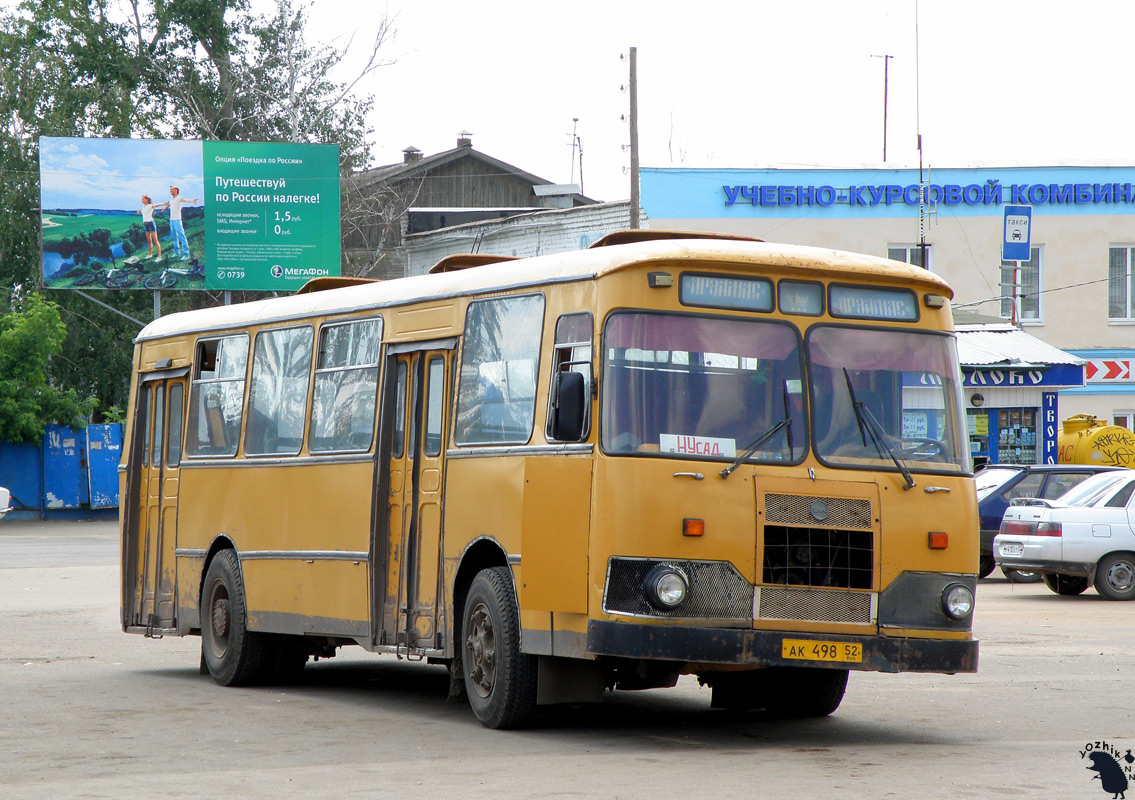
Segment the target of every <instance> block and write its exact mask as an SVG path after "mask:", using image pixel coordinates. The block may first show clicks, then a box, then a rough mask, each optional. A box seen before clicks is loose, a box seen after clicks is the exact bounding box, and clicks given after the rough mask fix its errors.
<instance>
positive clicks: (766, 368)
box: [600, 313, 808, 463]
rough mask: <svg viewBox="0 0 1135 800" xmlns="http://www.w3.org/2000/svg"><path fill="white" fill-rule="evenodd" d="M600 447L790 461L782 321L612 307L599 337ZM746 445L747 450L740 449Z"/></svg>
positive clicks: (789, 337) (794, 361)
mask: <svg viewBox="0 0 1135 800" xmlns="http://www.w3.org/2000/svg"><path fill="white" fill-rule="evenodd" d="M603 351H604V354H605V359H604V369H603V382H602V386H603V412H602V425H601V434H600V435H601V443H602V446H603V449H604V451H606V452H608V453H639V454H641V453H646V454H650V453H660V454H666V455H667V456H669V457H688V458H699V459H707V458H708V459H721V460H728V461H733V460H734V459H737V458H738V457H741V456H744V457H745V458H747V459H750V460H752V461H758V462H759V461H765V462H768V461H775V462H781V463H783V462H793V461H800V460H801V459H802V458H803V456H804V453H805V451H806V449H807V444H808V443H807V440H806V432H805V426H804V417H803V412H802V410H801V409H802V402H801V400H802V394H801V392H802V383H801V374H802V369H801V358H800V342H799V336H798V334H797V332H796V330H795V329H794V328H793V327H791V326H789V325H786V324H783V323H778V322H765V321H757V320H747V319H725V318H717V317H698V316H692V315H677V314H651V313H620V314H613V315H612V316H611V317H610V318H609V319H608V321H607V326H606V330H605V332H604V337H603ZM750 450H751V451H752V452H749V451H750Z"/></svg>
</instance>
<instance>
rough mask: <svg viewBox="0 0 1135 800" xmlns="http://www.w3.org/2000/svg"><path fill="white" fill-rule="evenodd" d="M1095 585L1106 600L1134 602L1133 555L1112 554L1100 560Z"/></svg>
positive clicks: (1134, 559) (1134, 557)
mask: <svg viewBox="0 0 1135 800" xmlns="http://www.w3.org/2000/svg"><path fill="white" fill-rule="evenodd" d="M1095 583H1096V591H1097V592H1099V593H1100V594H1101V595H1102V596H1104V597H1106V598H1107V599H1108V600H1135V555H1132V554H1131V553H1112V554H1111V555H1110V556H1106V557H1104V558H1102V559H1100V563H1099V566H1097V567H1096V581H1095Z"/></svg>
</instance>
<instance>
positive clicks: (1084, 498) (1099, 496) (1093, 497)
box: [1056, 472, 1135, 506]
mask: <svg viewBox="0 0 1135 800" xmlns="http://www.w3.org/2000/svg"><path fill="white" fill-rule="evenodd" d="M1133 477H1135V473H1131V472H1102V473H1100V474H1099V475H1093V476H1092V477H1090V478H1086V479H1084V480H1083V481H1081V482H1080V484H1079V485H1077V486H1074V487H1072V488H1071V489H1069V490H1068V491H1067V492H1065V493H1064V494H1062V495H1060V497H1058V498H1056V502H1058V503H1063V504H1065V505H1069V506H1094V505H1096V504H1097V503H1099V502H1100V501H1101V500H1104V499H1105V498H1108V497H1111V495H1112V493H1114V492H1115V490H1116V489H1118V488H1119V487H1120V486H1122V485H1123V484H1125V483H1126V482H1127V481H1130V480H1131V479H1132V478H1133Z"/></svg>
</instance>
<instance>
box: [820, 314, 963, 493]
mask: <svg viewBox="0 0 1135 800" xmlns="http://www.w3.org/2000/svg"><path fill="white" fill-rule="evenodd" d="M805 351H806V357H807V361H808V368H809V374H810V376H811V383H810V392H811V401H812V409H813V411H812V430H813V438H814V441H815V450H816V454H817V456H819V458H820V459H821V460H822V461H824V462H825V463H828V464H830V465H832V466H855V467H869V468H872V469H891V470H894V469H899V466H897V464H896V461H897V462H899V463H901V464H902V465H903V466H904V467H905V468H909V469H912V470H914V469H918V470H934V471H954V472H957V471H962V470H965V471H968V470H969V469H970V458H969V448H968V445H967V443H966V438H965V436H964V434H965V423H964V420H965V418H964V416H963V414H962V405H961V369H960V368H959V365H958V356H957V348H956V345H955V340H954V338H953V337H952V336H948V335H943V334H936V333H927V332H917V331H910V330H898V329H873V328H853V327H847V326H836V325H817V326H815V327H813V328H812V329H811V330H810V331H809V332H808V336H807V339H806V344H805Z"/></svg>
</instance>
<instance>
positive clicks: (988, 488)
mask: <svg viewBox="0 0 1135 800" xmlns="http://www.w3.org/2000/svg"><path fill="white" fill-rule="evenodd" d="M1020 474H1021V470H1019V469H1003V468H1000V467H986V468H985V469H979V470H978V471H977V472H975V473H974V474H973V483H974V488H976V489H977V499H978V500H984V499H985V498H986V497H988V496H989V495H991V494H993V492H994V490H995V489H997V488H998V487H1000V486H1003V485H1004V484H1005V482H1006V481H1007V480H1009V479H1010V478H1012V477H1013V476H1015V475H1020Z"/></svg>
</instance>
